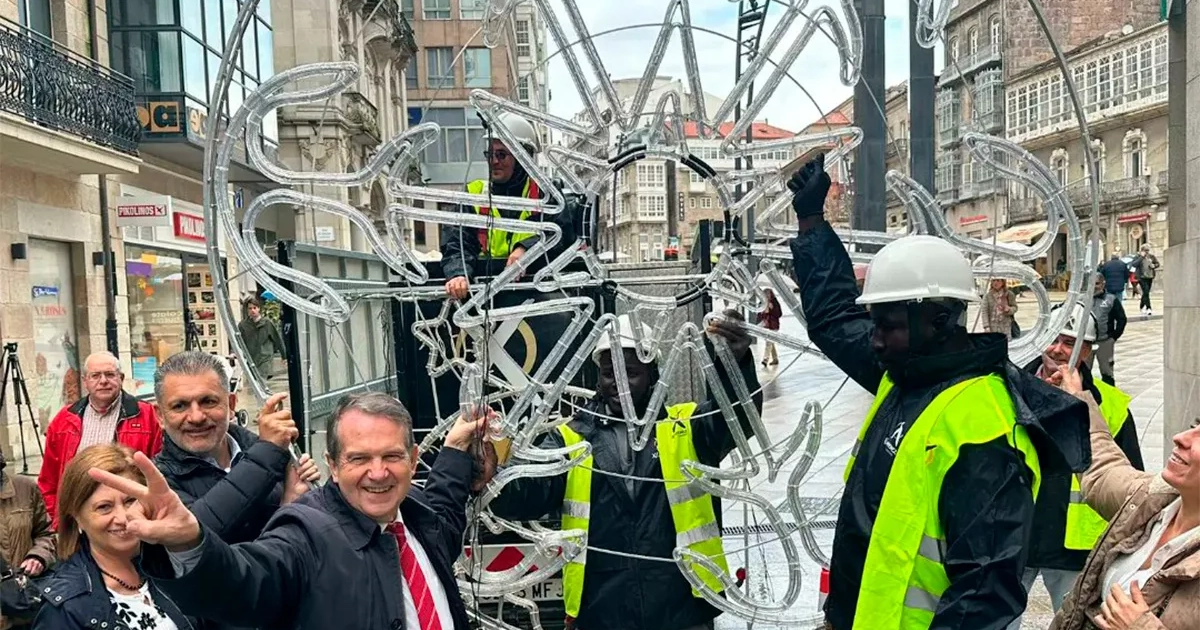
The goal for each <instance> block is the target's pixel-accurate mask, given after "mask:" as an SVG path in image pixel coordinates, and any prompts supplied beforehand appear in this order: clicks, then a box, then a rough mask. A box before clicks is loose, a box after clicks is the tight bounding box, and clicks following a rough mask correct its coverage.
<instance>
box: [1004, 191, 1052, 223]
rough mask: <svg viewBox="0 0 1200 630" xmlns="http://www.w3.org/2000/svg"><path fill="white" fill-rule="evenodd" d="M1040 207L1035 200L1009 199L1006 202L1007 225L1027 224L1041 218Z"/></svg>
mask: <svg viewBox="0 0 1200 630" xmlns="http://www.w3.org/2000/svg"><path fill="white" fill-rule="evenodd" d="M1042 216H1044V215H1043V213H1042V206H1041V204H1040V203H1039V201H1038V200H1037V199H1034V198H1033V197H1027V198H1025V199H1009V200H1008V222H1009V223H1027V222H1029V221H1034V220H1037V219H1039V218H1041V217H1042Z"/></svg>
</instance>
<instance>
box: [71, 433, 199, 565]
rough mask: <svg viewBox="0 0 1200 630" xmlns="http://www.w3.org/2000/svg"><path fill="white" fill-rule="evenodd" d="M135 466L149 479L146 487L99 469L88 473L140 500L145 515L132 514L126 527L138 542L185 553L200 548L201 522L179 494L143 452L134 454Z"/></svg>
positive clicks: (102, 482) (100, 481) (93, 477)
mask: <svg viewBox="0 0 1200 630" xmlns="http://www.w3.org/2000/svg"><path fill="white" fill-rule="evenodd" d="M133 463H134V465H135V466H137V467H138V470H141V471H142V474H143V475H145V476H146V485H144V486H143V485H142V484H140V483H138V482H136V481H134V480H132V479H129V478H126V477H120V476H117V475H114V474H112V473H110V472H108V471H105V470H101V469H99V468H93V469H91V470H89V471H88V475H90V476H91V478H92V479H95V480H96V481H97V482H99V483H101V484H104V485H106V486H108V487H109V488H112V489H113V490H116V491H117V492H123V493H125V494H127V495H129V496H131V497H133V498H135V499H137V500H138V503H140V504H141V506H142V514H140V515H139V514H137V513H136V511H134V512H131V513H130V516H129V521H128V523H126V525H125V528H126V529H127V530H129V533H131V534H133V535H134V536H135V537H137V538H138V539H139V540H141V541H143V542H148V543H150V544H156V545H163V546H164V547H166V548H167V550H168V551H176V552H178V551H186V550H188V549H194V548H196V547H198V546H199V545H200V542H201V537H200V521H197V520H196V516H195V515H194V514H192V512H191V511H190V510H188V509H187V507H185V506H184V505H183V501H181V500H180V499H179V495H178V494H175V492H174V491H173V490H171V488H169V487H168V486H167V480H166V479H165V478H164V477H163V476H162V473H160V472H158V469H157V468H155V467H154V463H153V462H151V461H150V458H149V457H146V455H145V454H144V453H142V452H137V453H134V455H133Z"/></svg>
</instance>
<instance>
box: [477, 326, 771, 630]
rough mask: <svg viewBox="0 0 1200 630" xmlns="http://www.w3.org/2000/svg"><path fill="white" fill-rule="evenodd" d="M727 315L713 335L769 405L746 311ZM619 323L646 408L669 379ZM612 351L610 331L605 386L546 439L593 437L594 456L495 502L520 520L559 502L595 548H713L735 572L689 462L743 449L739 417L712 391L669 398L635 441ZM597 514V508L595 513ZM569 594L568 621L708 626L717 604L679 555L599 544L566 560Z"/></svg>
mask: <svg viewBox="0 0 1200 630" xmlns="http://www.w3.org/2000/svg"><path fill="white" fill-rule="evenodd" d="M724 315H725V319H724V320H723V321H717V322H714V324H713V325H711V326H710V327H709V329H708V334H709V335H720V336H722V337H724V338H725V339H726V340H727V341H728V343H729V347H730V350H731V351H732V352H733V355H734V357H735V358H736V359H737V360H738V366H739V368H740V371H741V374H742V378H743V379H745V382H746V386H747V387H748V388H749V390H750V391H751V392H755V394H754V405H755V406H756V407H758V408H759V409H760V410H761V409H762V394H761V393H758V392H759V385H758V377H757V375H756V372H755V368H754V358H753V356H751V354H750V352H749V349H750V339H749V337H748V336H747V335H746V333H745V331H744V330H743V329H742V327H741V324H740V322H741V319H742V317H741V315H740V314H739V313H738V312H737V311H733V310H727V311H725V313H724ZM618 322H619V325H620V330H621V341H620V348H619V349H616V351H619V352H621V353H622V355H623V357H624V359H625V373H626V376H627V377H628V379H629V394H630V396H631V398H632V400H633V405H634V408H635V411H636V413H637V414H638V415H639V417H642V416H644V414H645V412H646V408H647V405H649V403H650V398H651V394H652V391H653V389H654V386H655V384H657V382H658V381H659V378H660V375H659V370H658V364H657V363H655V362H653V361H651V362H649V363H643V362H642V360H641V358H640V357H639V356H638V353H637V350H636V340H635V338H634V337H633V327H632V324H631V322H630V318H629V316H627V315H622V316H621V317H620V318H618ZM652 335H653V331H651V330H650V328H649V327H648V326H645V325H642V326H641V337H642V338H649V337H651V336H652ZM613 352H614V349H613V348H612V347H611V343H610V341H609V338H608V336H607V335H606V336H604V337H601V341H600V343H599V344H597V346H596V349H595V351H594V352H593V354H592V360H593V361H595V362H596V365H597V366H599V368H600V378H599V383H598V386H597V388H596V389H597V392H596V397H595V398H593V399H592V400H591V401H590V402H589V403H588V404H587V406H586V407H584V409H583V410H582V411H581V412H580V413H578V414H576V415H575V417H574V418H572V419H571V421H570V422H568V423H567V424H565V425H561V426H559V427H558V428H557V429H556V430H554V431H551V432H550V433H548V434H547V435H546V436H544V437H543V438H542V439H541V440H540V441H539V443H538V446H539V447H540V448H543V449H557V448H563V447H564V446H569V445H572V444H577V443H579V442H581V441H587V442H589V443H590V444H591V446H592V451H591V455H590V456H589V457H586V458H585V459H584V460H583V461H582V462H580V463H579V464H577V465H575V466H573V467H571V469H570V470H569V471H568V472H566V473H563V474H561V475H558V476H556V477H537V478H524V479H517V480H514V481H512V482H509V483H508V484H507V485H505V486H504V489H503V491H502V492H501V494H500V496H499V497H497V498H496V499H495V500H494V501H493V502H492V503H491V504H490V507H491V508H492V511H493V512H494V513H495V514H497V515H498V516H501V517H502V518H511V519H518V520H533V519H537V518H539V517H541V516H543V515H546V514H551V513H557V512H560V511H561V513H562V526H563V529H584V530H586V531H587V532H588V537H587V542H588V546H589V547H597V548H600V549H609V550H613V551H616V552H618V553H622V552H623V553H627V554H638V555H645V556H652V557H658V558H664V559H667V558H671V557H672V553H673V551H674V549H675V547H676V546H677V545H679V546H686V547H688V548H690V549H691V550H693V551H695V552H697V553H702V554H705V555H707V556H709V557H710V558H712V560H713V561H714V562H716V563H717V564H718V566H720V567H722V569H724V570H725V571H726V573H728V568H727V567H726V565H725V553H724V550H723V548H722V545H721V529H720V517H719V514H720V502H719V501H717V500H716V499H714V498H713V497H712V496H710V495H708V494H705V493H703V492H701V491H699V490H697V489H696V488H694V487H692V486H691V485H689V484H686V483H682V482H683V481H684V479H685V478H684V477H683V473H682V472H681V464H682V462H683V461H684V460H692V461H697V462H700V463H702V464H705V465H708V466H719V465H720V463H721V460H723V459H725V456H726V455H728V454H729V453H730V452H731V451H732V450H733V448H734V440H733V437H732V435H731V434H730V429H729V424H728V420H733V418H729V419H727V418H725V417H724V415H723V414H722V413H721V409H720V407H719V406H718V405H717V403H716V402H715V399H713V398H711V397H710V398H709V399H708V400H707V401H705V402H704V403H703V404H700V405H697V404H696V403H683V404H680V405H673V406H670V407H666V408H664V409H661V410H659V412H658V416H657V417H658V424H657V425H656V426H655V429H654V436H653V438H651V440H650V441H649V442H648V443H647V444H646V447H645V448H643V449H642V450H640V451H637V450H634V449H633V448H632V447H631V446H630V437H629V431H628V427H627V425H626V424H625V422H624V420H623V418H624V414H623V412H622V409H621V403H620V398H619V395H618V388H617V376H616V373H615V371H614V370H615V368H614V366H613V357H612V353H613ZM716 367H717V370H718V373H719V375H720V377H721V380H722V382H723V383H724V384H725V385H724V387H725V391H726V392H728V393H729V395H730V397H731V399H732V400H737V396H736V394H734V393H733V391H734V390H733V388H732V385H731V384H730V382H729V380H728V376H727V375H726V373H725V371H724V368H723V364H722V363H720V362H717V364H716ZM735 410H736V413H737V416H738V417H737V418H736V420H737V421H738V422H739V423H740V424H741V427H742V431H743V432H744V433H746V434H747V435H751V434H752V432H751V429H750V426H749V424H748V421H747V418H746V416H745V413H744V411H742V406H741V405H736V406H735ZM614 416H615V417H614ZM488 454H489V455H490V456H494V453H493V452H491V451H489V452H488ZM493 463H494V460H493ZM487 469H488V466H485V470H487ZM606 471H607V472H611V473H616V474H618V475H622V476H621V477H617V476H613V475H612V474H604V473H605V472H606ZM593 473H594V474H593ZM591 514H594V515H596V518H594V519H592V518H589V515H591ZM699 574H700V575H701V576H702V577H703V578H704V579H705V582H706V583H707V584H708V585H709V586H710V587H712V588H713V589H714V590H716V591H721V590H722V588H723V587H722V586H721V584H720V582H718V581H717V580H716V579H715V578H713V577H712V576H711V575H709V574H708V573H707V572H704V571H700V572H699ZM563 599H564V604H565V607H566V614H567V619H568V627H569V628H574V629H575V630H608V629H617V628H620V629H623V630H624V629H630V628H639V629H641V628H644V629H648V628H654V629H656V630H685V629H686V630H708V629H711V628H712V627H713V619H715V618H716V617H717V615H719V614H720V611H718V610H717V609H716V608H714V607H713V606H712V605H710V604H709V603H708V602H706V601H705V600H704V599H703V598H702V597H701V596H700V594H699V592H697V591H695V590H693V589H692V588H691V586H690V585H689V583H688V581H687V579H686V578H685V577H684V576H683V575H682V574H681V573H680V570H679V567H678V566H677V565H675V564H674V563H670V562H656V561H645V560H637V559H634V558H631V557H628V556H621V555H613V554H606V553H603V552H600V551H591V552H588V553H586V557H585V555H584V554H581V555H580V556H578V557H576V558H575V559H574V560H572V561H571V562H570V563H568V564H567V566H566V567H564V569H563Z"/></svg>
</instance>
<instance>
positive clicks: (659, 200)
mask: <svg viewBox="0 0 1200 630" xmlns="http://www.w3.org/2000/svg"><path fill="white" fill-rule="evenodd" d="M666 218H667V196H666V195H638V220H639V221H663V220H666ZM643 236H645V235H644V234H643Z"/></svg>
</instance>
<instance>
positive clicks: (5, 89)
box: [0, 19, 142, 156]
mask: <svg viewBox="0 0 1200 630" xmlns="http://www.w3.org/2000/svg"><path fill="white" fill-rule="evenodd" d="M0 110H2V111H5V112H9V113H11V114H15V115H17V116H21V117H22V118H25V119H26V120H28V121H29V122H31V123H34V124H37V125H40V126H42V127H47V128H50V129H54V130H56V131H61V132H63V133H67V134H71V135H74V136H78V137H80V138H83V139H85V140H88V141H89V142H93V143H95V144H98V145H101V146H104V147H108V148H111V149H115V150H117V151H120V152H122V153H127V154H129V155H134V156H136V155H137V146H138V140H139V139H140V138H141V131H142V126H141V124H140V123H139V122H138V116H137V108H136V106H135V105H134V100H133V81H132V80H131V79H130V78H129V77H126V76H124V75H122V74H120V73H119V72H115V71H113V70H111V69H109V68H107V67H105V66H103V65H101V64H99V63H97V62H95V61H92V60H91V59H88V58H86V57H84V56H82V55H79V54H77V53H74V52H72V51H70V50H68V49H66V48H64V47H62V46H59V45H58V44H56V43H54V42H53V41H51V40H49V39H47V38H45V37H44V36H42V35H41V34H39V33H36V32H34V31H31V30H29V29H27V28H25V27H23V26H20V25H18V24H14V23H13V22H10V21H8V20H4V19H0Z"/></svg>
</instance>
